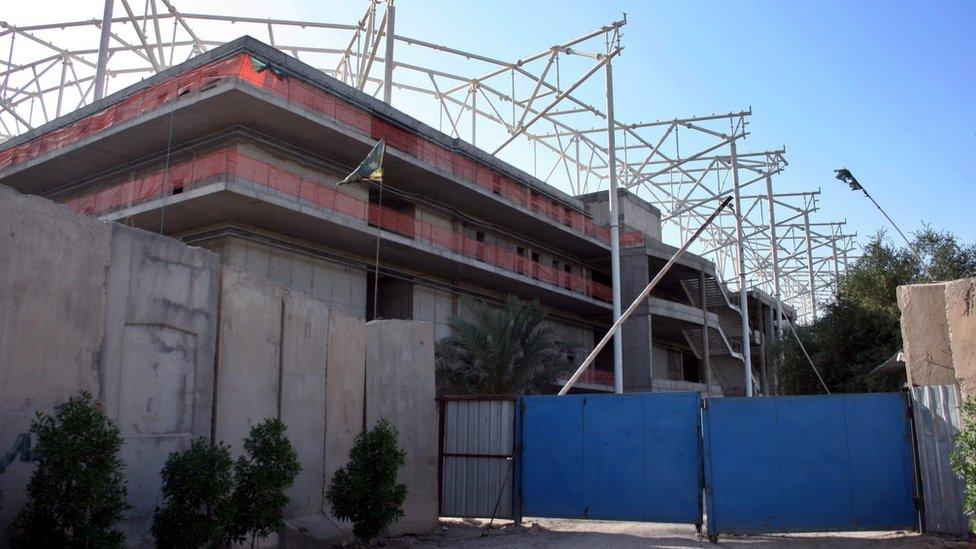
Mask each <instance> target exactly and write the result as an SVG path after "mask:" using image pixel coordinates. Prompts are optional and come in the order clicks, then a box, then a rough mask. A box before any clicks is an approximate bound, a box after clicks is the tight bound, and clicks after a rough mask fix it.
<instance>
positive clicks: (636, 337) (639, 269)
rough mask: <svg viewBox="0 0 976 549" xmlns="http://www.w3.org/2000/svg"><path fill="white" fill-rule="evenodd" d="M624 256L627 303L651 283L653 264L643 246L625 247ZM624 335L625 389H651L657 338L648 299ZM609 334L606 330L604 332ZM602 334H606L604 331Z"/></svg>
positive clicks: (622, 273) (625, 327) (622, 276)
mask: <svg viewBox="0 0 976 549" xmlns="http://www.w3.org/2000/svg"><path fill="white" fill-rule="evenodd" d="M621 252H622V253H621V257H620V293H621V297H622V300H623V301H624V302H625V303H631V302H632V301H633V300H634V299H635V298H636V297H637V296H638V295H639V294H640V293H641V292H642V291H643V290H644V288H645V287H646V286H647V283H648V282H650V280H651V277H650V265H649V262H648V258H647V252H646V251H645V250H644V249H643V248H625V249H623V250H621ZM620 331H621V332H622V334H623V335H622V337H623V343H624V348H623V360H624V364H626V365H627V367H626V368H624V379H623V386H624V392H626V393H636V392H644V391H650V390H651V378H652V377H653V374H652V372H653V368H652V366H653V356H652V352H651V343H652V341H653V339H654V335H653V321H652V319H651V308H650V305H648V302H647V301H646V300H645V302H644V303H641V304H640V305H639V306H638V307H637V309H636V310H635V311H634V313H633V314H632V315H631V317H630V318H629V319H628V320H627V322H626V323H625V324H624V325H623V326H622V327H621V328H620ZM604 333H606V332H604ZM601 337H602V334H601Z"/></svg>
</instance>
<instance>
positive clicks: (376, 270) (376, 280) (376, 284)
mask: <svg viewBox="0 0 976 549" xmlns="http://www.w3.org/2000/svg"><path fill="white" fill-rule="evenodd" d="M379 183H380V191H379V199H378V200H377V204H376V261H375V263H374V266H373V320H376V319H377V311H378V310H379V305H380V235H381V234H382V231H383V226H382V225H381V223H382V221H381V218H382V215H383V178H382V177H381V178H380V179H379Z"/></svg>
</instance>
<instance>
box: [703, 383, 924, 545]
mask: <svg viewBox="0 0 976 549" xmlns="http://www.w3.org/2000/svg"><path fill="white" fill-rule="evenodd" d="M703 428H704V430H703V439H704V450H705V480H706V493H707V511H708V534H709V536H710V537H714V536H717V535H718V534H719V533H738V534H751V533H763V532H809V531H845V530H895V529H913V528H915V527H916V524H917V517H916V508H915V503H914V501H915V498H914V495H915V485H914V475H913V470H914V469H913V463H912V451H911V441H910V428H909V418H908V402H907V399H906V397H905V395H904V394H900V393H884V394H858V395H836V396H802V397H773V398H719V399H709V400H708V403H707V406H706V409H705V413H704V425H703Z"/></svg>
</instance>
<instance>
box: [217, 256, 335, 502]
mask: <svg viewBox="0 0 976 549" xmlns="http://www.w3.org/2000/svg"><path fill="white" fill-rule="evenodd" d="M330 328H331V326H330V311H329V309H328V307H327V306H326V305H325V303H323V302H321V301H318V300H316V299H314V298H312V297H310V296H307V295H305V294H302V293H300V292H295V291H292V290H287V289H285V288H283V287H282V286H281V285H279V284H276V283H274V282H272V281H270V280H267V279H265V278H262V277H256V276H252V275H249V274H247V273H242V272H238V271H232V270H229V269H225V270H224V274H223V280H222V282H221V304H220V348H219V352H218V355H217V357H218V359H217V382H216V393H215V395H216V401H215V403H214V409H215V410H216V417H215V421H214V438H215V439H216V440H220V441H223V442H226V443H227V444H230V445H231V447H232V453H233V454H234V455H235V456H237V455H240V454H241V453H242V452H243V447H242V442H243V440H244V439H245V438H246V437H247V436H248V433H249V432H250V430H251V428H252V427H253V426H254V425H256V424H258V423H260V422H262V421H264V420H265V419H267V418H278V419H280V420H281V421H282V422H284V424H285V425H286V426H287V427H288V432H287V436H288V438H289V440H291V442H292V446H293V447H294V448H295V452H296V454H297V455H298V460H299V462H300V463H301V464H302V470H301V472H300V473H299V475H298V478H296V480H295V484H294V485H293V486H292V488H291V490H290V491H289V494H288V495H289V497H290V498H291V501H290V502H289V504H288V507H287V508H286V510H285V514H286V516H301V515H308V514H315V513H318V512H319V511H320V510H321V509H322V501H323V500H322V494H323V490H324V488H323V480H324V478H325V438H326V423H325V421H326V393H327V384H326V369H327V359H328V356H329V349H328V344H329V341H330ZM336 336H338V337H345V336H344V334H342V333H341V332H337V334H336ZM337 362H338V361H337ZM337 377H339V376H337ZM336 398H337V400H341V399H342V398H343V397H342V396H341V395H337V396H336Z"/></svg>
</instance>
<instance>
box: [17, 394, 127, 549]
mask: <svg viewBox="0 0 976 549" xmlns="http://www.w3.org/2000/svg"><path fill="white" fill-rule="evenodd" d="M31 433H32V434H33V435H34V436H35V437H36V439H37V453H38V456H39V461H38V465H37V469H36V470H35V471H34V474H33V475H32V476H31V479H30V482H29V483H28V485H27V504H26V505H25V506H24V509H23V510H22V511H21V512H20V514H19V515H18V516H17V517H16V518H15V519H14V521H13V523H12V524H11V525H10V543H11V546H13V547H65V546H73V547H120V546H121V545H122V542H123V540H124V535H123V533H122V532H121V531H120V530H117V529H116V528H115V526H116V524H117V523H118V522H119V521H121V520H122V513H123V512H125V510H126V509H128V508H129V506H128V505H127V504H126V487H125V478H124V475H123V473H122V461H121V460H120V459H119V457H118V452H119V448H120V447H121V445H122V437H121V436H120V435H119V428H118V427H116V426H115V424H114V423H112V421H110V420H109V419H108V418H107V417H106V416H105V414H103V413H102V412H101V410H99V409H97V408H96V407H95V405H94V403H93V402H92V396H91V395H90V394H89V393H87V392H82V393H81V394H80V395H79V396H77V397H72V398H71V399H69V400H68V402H67V403H66V404H64V405H62V406H61V407H59V408H58V409H57V411H56V412H55V413H54V415H53V416H52V415H48V414H44V413H41V412H38V414H37V417H36V418H35V419H34V421H33V423H32V424H31Z"/></svg>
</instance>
